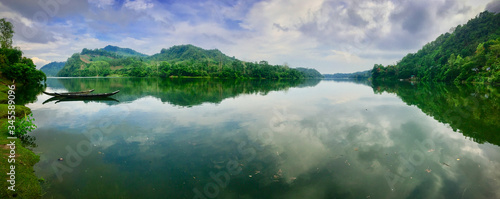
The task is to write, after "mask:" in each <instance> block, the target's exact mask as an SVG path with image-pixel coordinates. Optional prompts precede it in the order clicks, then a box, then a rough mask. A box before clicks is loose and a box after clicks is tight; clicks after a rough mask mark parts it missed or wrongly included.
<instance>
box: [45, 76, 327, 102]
mask: <svg viewBox="0 0 500 199" xmlns="http://www.w3.org/2000/svg"><path fill="white" fill-rule="evenodd" d="M319 81H320V80H231V79H229V80H228V79H160V78H68V79H66V78H54V79H49V80H48V83H47V84H48V86H49V87H51V85H63V86H64V88H65V90H67V91H69V92H73V91H82V90H88V89H95V91H94V93H106V92H112V91H115V90H120V93H118V94H117V95H114V96H112V98H114V99H116V100H118V101H119V102H114V101H103V103H106V104H117V103H123V102H130V101H134V100H137V99H140V98H143V97H146V96H153V97H155V98H159V99H160V100H161V101H162V102H167V103H170V104H173V105H177V106H185V107H191V106H196V105H200V104H203V103H206V102H208V103H215V104H218V103H220V102H221V101H222V100H224V99H226V98H231V97H237V96H238V95H241V94H261V95H266V94H268V93H269V92H271V91H280V90H287V89H289V88H291V87H308V86H315V85H317V84H318V83H319ZM51 88H52V87H51Z"/></svg>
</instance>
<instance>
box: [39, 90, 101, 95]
mask: <svg viewBox="0 0 500 199" xmlns="http://www.w3.org/2000/svg"><path fill="white" fill-rule="evenodd" d="M93 91H94V89H92V90H88V91H78V92H67V93H47V92H45V91H42V92H43V93H45V94H46V95H50V96H65V95H73V94H89V93H91V92H93Z"/></svg>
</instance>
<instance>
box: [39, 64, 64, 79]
mask: <svg viewBox="0 0 500 199" xmlns="http://www.w3.org/2000/svg"><path fill="white" fill-rule="evenodd" d="M64 64H66V62H50V63H48V64H46V65H44V66H42V68H40V70H41V71H42V72H44V73H45V75H47V77H54V76H57V73H58V72H59V71H60V70H61V69H62V68H63V67H64Z"/></svg>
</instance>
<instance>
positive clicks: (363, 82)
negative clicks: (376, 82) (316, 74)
mask: <svg viewBox="0 0 500 199" xmlns="http://www.w3.org/2000/svg"><path fill="white" fill-rule="evenodd" d="M323 81H333V82H343V83H344V82H346V83H354V84H361V85H365V86H369V87H372V82H371V81H369V80H368V79H355V78H330V79H323Z"/></svg>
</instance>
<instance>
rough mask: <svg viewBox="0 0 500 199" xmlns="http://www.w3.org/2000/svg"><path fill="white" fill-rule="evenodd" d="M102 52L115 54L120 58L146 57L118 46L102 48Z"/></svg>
mask: <svg viewBox="0 0 500 199" xmlns="http://www.w3.org/2000/svg"><path fill="white" fill-rule="evenodd" d="M103 50H105V51H108V52H115V53H116V54H118V55H121V56H125V57H126V56H138V57H147V55H146V54H142V53H140V52H137V51H135V50H132V49H130V48H120V47H118V46H111V45H107V46H106V47H104V48H103Z"/></svg>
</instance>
